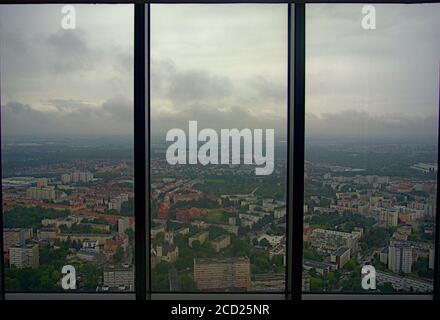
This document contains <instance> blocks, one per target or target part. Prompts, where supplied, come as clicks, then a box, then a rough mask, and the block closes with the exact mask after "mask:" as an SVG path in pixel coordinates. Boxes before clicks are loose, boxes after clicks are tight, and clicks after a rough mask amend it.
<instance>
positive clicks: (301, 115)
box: [288, 3, 305, 301]
mask: <svg viewBox="0 0 440 320" xmlns="http://www.w3.org/2000/svg"><path fill="white" fill-rule="evenodd" d="M291 32H292V33H293V42H292V45H293V52H291V53H290V54H291V55H292V54H293V56H292V58H291V65H290V68H289V71H290V72H291V77H293V78H292V79H291V80H292V81H290V83H289V84H290V88H289V91H290V92H292V93H293V99H292V98H291V99H290V101H291V103H292V102H293V105H292V104H291V105H290V110H291V111H290V115H289V121H290V127H289V138H290V142H289V144H290V147H291V150H289V166H291V167H292V168H291V169H293V171H292V174H291V175H289V194H288V197H289V204H291V208H292V209H291V210H290V211H291V212H289V214H290V215H291V217H292V223H293V225H292V228H293V234H292V240H291V241H290V242H289V244H291V246H292V247H291V253H292V272H291V276H292V281H291V282H292V284H291V285H292V294H293V296H292V297H293V300H295V301H300V300H301V296H302V252H303V214H304V212H303V211H304V205H303V204H304V145H305V141H304V138H305V134H304V131H305V129H304V123H305V4H304V3H296V4H295V6H294V10H293V30H291ZM292 64H293V65H292ZM292 112H293V114H292ZM288 250H289V248H288Z"/></svg>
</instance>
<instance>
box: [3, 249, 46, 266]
mask: <svg viewBox="0 0 440 320" xmlns="http://www.w3.org/2000/svg"><path fill="white" fill-rule="evenodd" d="M38 249H39V248H38V244H34V243H32V244H27V245H21V246H13V247H11V248H9V259H10V260H9V264H10V265H11V266H13V267H16V268H18V269H22V268H38V266H39V265H40V256H39V252H38Z"/></svg>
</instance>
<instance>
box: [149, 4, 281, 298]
mask: <svg viewBox="0 0 440 320" xmlns="http://www.w3.org/2000/svg"><path fill="white" fill-rule="evenodd" d="M286 79H287V6H286V5H285V4H276V5H264V4H263V5H260V4H258V5H256V4H246V5H243V4H240V5H239V4H218V5H213V4H210V5H164V4H157V5H152V6H151V126H152V127H151V188H152V189H151V219H152V221H151V268H152V269H151V284H152V290H153V292H170V291H172V292H199V291H202V292H225V291H227V292H249V291H252V292H283V291H284V290H285V274H286V269H285V256H286V242H285V233H286V232H285V229H286V165H287V159H286V156H287V154H286V146H287V144H286V134H287V133H286V130H287V83H286ZM233 129H235V130H236V131H237V132H236V134H237V136H238V138H237V140H235V139H236V137H235V136H234V133H232V135H231V137H232V138H231V139H230V138H229V136H226V137H227V138H226V139H224V136H223V134H224V133H225V131H227V132H228V134H229V133H230V131H229V130H231V131H232V132H233V131H234V130H233ZM271 130H272V131H274V133H270V131H271ZM261 133H263V135H261ZM240 135H242V136H241V137H240ZM233 136H234V137H233ZM271 139H272V142H273V145H272V146H270V144H271V143H272V142H271ZM197 140H198V141H197ZM234 141H235V142H234ZM237 141H238V142H237ZM236 142H237V146H238V147H239V148H241V149H240V150H241V151H240V152H239V153H235V149H234V148H235V147H234V144H235V143H236ZM229 143H230V145H229ZM176 146H181V147H180V148H177V147H176ZM177 149H179V150H177ZM261 149H262V150H261ZM271 149H272V150H271ZM262 151H263V152H262ZM194 155H195V159H192V157H193V156H194ZM263 159H265V160H264V163H263V161H261V160H263ZM217 163H218V164H217ZM260 171H262V172H260Z"/></svg>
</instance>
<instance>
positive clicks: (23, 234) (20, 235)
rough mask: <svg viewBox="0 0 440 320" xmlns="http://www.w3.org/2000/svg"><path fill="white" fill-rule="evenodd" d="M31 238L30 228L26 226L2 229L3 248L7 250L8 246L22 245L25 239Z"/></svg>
mask: <svg viewBox="0 0 440 320" xmlns="http://www.w3.org/2000/svg"><path fill="white" fill-rule="evenodd" d="M30 238H32V229H26V228H12V229H9V228H5V229H4V230H3V248H4V251H5V252H6V251H8V250H9V248H10V247H13V246H16V245H19V246H21V245H24V244H25V243H26V240H29V239H30Z"/></svg>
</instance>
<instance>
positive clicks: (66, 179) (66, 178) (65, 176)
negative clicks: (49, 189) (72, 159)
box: [61, 173, 72, 184]
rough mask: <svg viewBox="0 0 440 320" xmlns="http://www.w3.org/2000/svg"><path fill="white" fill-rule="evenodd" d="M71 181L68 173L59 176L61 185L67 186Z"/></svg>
mask: <svg viewBox="0 0 440 320" xmlns="http://www.w3.org/2000/svg"><path fill="white" fill-rule="evenodd" d="M71 181H72V177H71V175H70V174H69V173H64V174H62V175H61V183H62V184H69V183H70V182H71Z"/></svg>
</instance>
